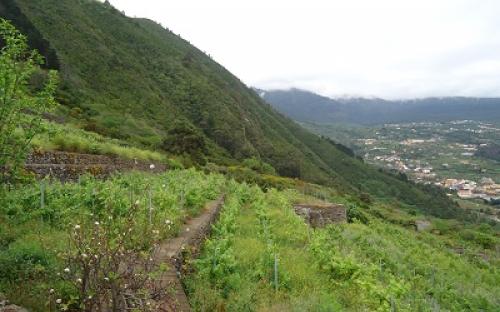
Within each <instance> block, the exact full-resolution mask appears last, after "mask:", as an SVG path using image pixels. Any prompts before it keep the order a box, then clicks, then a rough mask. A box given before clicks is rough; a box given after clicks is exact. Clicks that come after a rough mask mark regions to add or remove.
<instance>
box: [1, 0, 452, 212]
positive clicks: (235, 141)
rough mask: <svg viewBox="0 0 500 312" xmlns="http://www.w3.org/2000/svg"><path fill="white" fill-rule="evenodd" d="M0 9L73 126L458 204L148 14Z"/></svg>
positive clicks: (86, 5) (420, 203) (446, 206)
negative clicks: (35, 54) (308, 123)
mask: <svg viewBox="0 0 500 312" xmlns="http://www.w3.org/2000/svg"><path fill="white" fill-rule="evenodd" d="M0 13H1V14H0V15H1V16H3V17H7V18H9V19H10V20H12V21H13V23H14V24H15V25H16V26H17V27H18V28H20V30H21V31H22V32H23V33H26V34H28V35H29V36H30V37H31V39H30V42H31V43H32V45H33V46H34V47H36V48H39V49H40V50H41V52H42V54H43V55H45V56H46V57H47V58H48V59H49V62H48V64H47V66H48V67H51V68H58V69H59V70H60V76H61V78H62V83H61V87H60V90H59V91H58V100H59V102H60V103H62V104H63V106H62V108H61V109H60V111H59V114H60V115H62V116H64V117H65V118H66V121H67V122H70V123H73V124H74V125H76V126H78V127H81V128H83V129H85V130H88V131H93V132H97V133H99V134H101V135H104V136H107V137H112V138H116V139H119V140H122V141H126V142H129V143H132V144H135V145H137V146H140V147H146V148H148V149H154V150H163V151H164V152H166V153H173V154H181V155H184V156H185V157H186V158H188V159H190V161H193V162H194V163H198V164H205V163H206V162H215V163H218V164H225V165H231V164H238V163H239V162H240V161H242V160H244V159H248V158H251V157H256V158H258V159H261V160H263V161H265V162H267V163H269V164H271V165H272V166H273V167H274V168H275V169H276V171H277V172H278V173H279V174H280V175H283V176H288V177H292V178H295V177H297V178H301V179H304V180H306V181H311V182H315V183H320V184H324V185H331V186H335V187H336V189H338V190H339V191H340V192H346V193H354V194H358V195H356V196H359V194H362V193H367V194H370V195H371V197H370V196H368V195H363V196H362V197H363V198H364V199H365V200H370V199H371V198H383V199H386V200H392V199H397V200H400V201H403V202H404V203H405V204H406V205H407V206H408V207H409V208H412V207H413V208H418V209H420V210H422V211H425V212H429V213H433V214H435V215H438V216H442V217H449V216H457V215H458V214H460V213H461V211H460V210H457V209H456V205H455V204H454V203H452V202H451V201H449V200H448V199H447V198H446V196H444V194H442V193H441V192H439V191H437V190H430V191H431V193H432V194H431V193H429V192H428V191H429V190H423V189H422V188H421V187H419V186H414V185H412V184H409V183H408V182H406V181H405V179H404V177H395V176H392V175H389V174H386V173H383V172H380V171H377V170H376V169H374V168H372V167H370V166H367V165H365V164H364V163H363V162H362V161H361V160H359V159H356V158H354V157H353V156H352V155H351V153H350V151H349V150H347V149H345V148H343V147H342V146H340V145H337V144H335V143H334V142H331V141H329V140H326V139H324V138H320V137H318V136H316V135H314V134H312V133H310V132H308V131H307V130H304V129H303V128H302V127H300V126H299V125H297V124H296V123H294V122H293V121H291V120H290V119H288V118H286V117H284V116H283V115H281V114H279V113H278V112H276V111H275V110H274V109H272V108H271V106H270V105H268V104H267V103H265V102H264V101H262V100H261V98H260V97H259V96H258V95H257V94H256V93H255V92H254V91H253V90H252V89H250V88H248V87H247V86H245V85H244V84H243V83H242V82H241V81H239V80H238V79H237V78H236V77H234V76H233V75H232V74H231V73H229V72H228V71H227V70H225V69H224V68H223V67H222V66H220V65H219V64H217V63H216V62H214V61H213V60H212V59H210V57H208V56H207V55H206V54H204V53H203V52H201V51H200V50H198V49H197V48H195V47H193V46H192V45H190V44H189V42H187V41H185V40H184V39H182V38H181V37H179V36H178V35H176V34H174V33H172V32H170V31H168V30H166V29H164V28H163V27H162V26H160V25H158V24H156V23H154V22H152V21H149V20H146V19H134V18H130V17H127V16H125V15H123V14H122V13H121V12H119V11H118V10H116V9H115V8H113V7H112V6H110V5H109V4H103V3H100V2H98V1H94V0H39V1H30V0H7V1H3V2H2V4H1V5H0Z"/></svg>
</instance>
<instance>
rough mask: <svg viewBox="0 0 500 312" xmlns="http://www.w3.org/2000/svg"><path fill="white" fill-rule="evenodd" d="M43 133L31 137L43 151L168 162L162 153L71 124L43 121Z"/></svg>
mask: <svg viewBox="0 0 500 312" xmlns="http://www.w3.org/2000/svg"><path fill="white" fill-rule="evenodd" d="M43 126H44V127H45V131H44V133H42V134H41V135H38V136H36V137H35V138H33V141H32V144H33V146H34V147H35V148H37V149H41V150H45V151H66V152H75V153H87V154H99V155H113V156H119V157H122V158H127V159H139V160H154V161H160V162H168V160H167V155H165V154H164V153H160V152H156V151H152V150H147V149H144V148H137V147H134V146H132V145H131V144H129V143H128V142H124V141H121V140H118V139H112V138H107V137H103V136H102V135H100V134H97V133H95V132H89V131H85V130H82V129H79V128H76V127H74V126H71V125H60V124H56V123H52V122H43Z"/></svg>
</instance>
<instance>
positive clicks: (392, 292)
mask: <svg viewBox="0 0 500 312" xmlns="http://www.w3.org/2000/svg"><path fill="white" fill-rule="evenodd" d="M301 197H302V196H299V195H298V194H296V193H294V192H290V191H287V192H277V191H274V190H272V191H269V192H267V193H263V192H262V191H260V190H259V189H257V188H255V187H248V186H246V185H239V186H237V187H236V188H235V189H233V190H232V191H231V196H230V197H229V198H228V201H227V203H226V205H225V206H224V210H223V213H222V216H221V218H220V221H219V223H218V224H216V225H215V227H214V235H213V237H212V239H210V240H208V241H207V242H206V244H205V248H204V251H203V253H202V255H201V257H200V258H199V259H198V260H195V261H194V266H195V268H196V271H195V273H194V274H193V275H192V276H191V277H188V278H187V281H186V282H187V287H188V290H189V294H190V298H191V303H192V305H193V306H194V308H195V310H196V311H332V310H340V311H344V310H346V311H388V310H391V309H392V310H393V311H394V310H396V311H436V310H439V309H443V310H449V311H479V310H482V311H496V310H497V308H498V307H499V305H500V302H499V301H498V296H497V295H498V292H499V291H500V289H499V285H500V284H499V281H500V274H499V272H498V265H499V262H498V251H495V250H494V248H495V247H493V246H494V245H496V244H498V238H497V237H495V236H494V234H493V233H494V230H493V229H492V228H491V227H488V226H487V225H484V226H483V227H482V228H481V227H479V228H474V229H465V228H463V226H462V225H459V224H458V223H455V225H454V226H453V225H452V224H451V223H450V222H449V221H444V220H439V219H433V220H432V224H433V226H435V228H434V229H433V231H434V232H435V231H437V228H440V229H441V231H442V233H441V234H440V235H436V234H431V232H430V231H431V229H429V230H428V231H426V232H419V233H415V230H413V229H405V228H402V227H401V226H400V225H396V224H392V223H388V222H387V221H385V219H384V217H381V215H382V214H384V213H385V214H388V213H390V208H389V207H385V206H380V205H378V204H375V205H370V207H362V206H357V205H356V204H354V203H352V202H351V203H349V200H347V202H346V204H347V205H349V206H350V207H351V209H350V211H353V210H356V209H357V210H358V213H359V212H361V213H362V214H363V215H364V216H365V218H367V219H366V220H365V222H364V223H361V222H359V221H354V222H353V223H349V224H343V225H332V226H329V227H327V228H324V229H316V230H312V229H309V228H308V226H307V225H306V224H304V221H303V219H301V218H300V217H298V216H297V215H295V213H294V212H293V210H292V208H291V204H292V203H293V202H294V201H296V200H303V199H301ZM307 200H308V201H310V199H309V198H307ZM345 200H346V199H344V201H345ZM374 210H376V211H378V213H377V212H375V211H374ZM392 214H393V216H392V218H393V220H395V219H396V218H398V219H400V220H401V222H402V223H403V220H404V218H408V219H409V218H410V217H411V216H408V217H404V216H403V215H401V214H397V213H396V214H395V211H394V212H392ZM375 215H379V216H375ZM458 246H464V247H465V248H464V254H463V256H460V255H458V254H456V253H455V251H454V250H455V248H457V247H458ZM275 265H276V266H275Z"/></svg>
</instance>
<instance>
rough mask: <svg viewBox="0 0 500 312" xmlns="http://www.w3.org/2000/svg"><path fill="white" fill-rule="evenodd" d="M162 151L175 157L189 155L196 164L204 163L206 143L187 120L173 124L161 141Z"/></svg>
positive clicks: (200, 133)
mask: <svg viewBox="0 0 500 312" xmlns="http://www.w3.org/2000/svg"><path fill="white" fill-rule="evenodd" d="M163 149H164V150H165V151H167V152H169V153H172V154H177V155H183V154H184V155H189V156H190V157H191V158H192V159H193V160H194V161H196V162H197V163H204V161H205V159H204V155H205V154H206V153H207V143H206V141H205V137H204V135H203V133H202V132H201V131H200V130H199V129H197V128H196V127H194V126H193V125H192V124H191V123H189V122H188V121H187V120H184V119H179V120H176V121H175V122H174V124H173V125H172V127H171V128H170V129H169V130H168V132H167V137H166V139H165V140H164V141H163Z"/></svg>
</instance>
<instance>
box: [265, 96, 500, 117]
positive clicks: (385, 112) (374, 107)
mask: <svg viewBox="0 0 500 312" xmlns="http://www.w3.org/2000/svg"><path fill="white" fill-rule="evenodd" d="M259 90H260V89H259ZM260 91H261V92H265V94H264V97H263V99H264V100H266V101H267V102H269V103H270V104H271V105H273V107H275V108H276V109H278V110H279V111H280V112H282V113H284V114H285V115H287V116H289V117H291V118H292V119H295V120H297V121H301V122H319V123H329V122H341V123H351V124H361V125H373V124H383V123H398V122H421V121H438V122H439V121H451V120H462V119H472V120H484V121H500V98H488V97H485V98H477V97H461V96H450V97H428V98H420V99H407V100H385V99H381V98H359V97H353V98H330V97H326V96H322V95H319V94H315V93H313V92H311V91H307V90H302V89H296V88H292V89H288V90H268V91H265V90H260Z"/></svg>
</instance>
